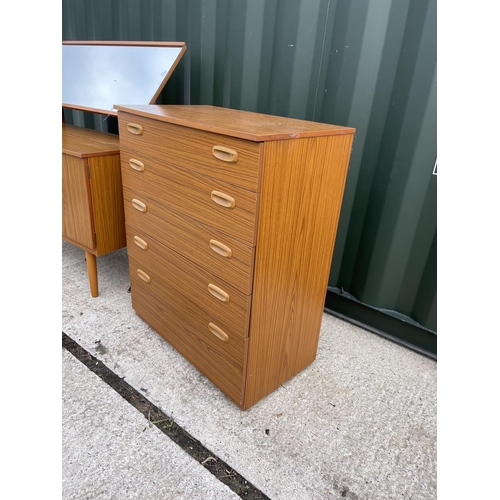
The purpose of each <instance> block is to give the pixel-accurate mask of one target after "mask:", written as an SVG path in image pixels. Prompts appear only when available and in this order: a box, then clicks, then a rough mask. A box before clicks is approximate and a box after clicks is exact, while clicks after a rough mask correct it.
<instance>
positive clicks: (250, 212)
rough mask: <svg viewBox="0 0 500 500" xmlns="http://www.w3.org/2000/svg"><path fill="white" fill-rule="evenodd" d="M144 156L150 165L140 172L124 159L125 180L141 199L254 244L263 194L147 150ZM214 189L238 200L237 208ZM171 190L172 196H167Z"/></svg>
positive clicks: (127, 185) (124, 184) (127, 186)
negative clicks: (219, 198) (217, 198)
mask: <svg viewBox="0 0 500 500" xmlns="http://www.w3.org/2000/svg"><path fill="white" fill-rule="evenodd" d="M141 159H144V162H147V163H148V164H149V165H150V168H149V169H148V170H146V171H144V172H141V173H140V174H138V173H137V172H132V171H131V169H130V168H129V165H128V163H125V161H122V182H123V186H124V188H126V189H129V190H133V192H134V193H135V194H136V195H137V198H138V199H139V200H141V198H142V197H144V198H145V197H149V198H151V199H153V200H155V201H157V202H159V203H161V204H163V206H165V207H166V208H169V209H171V210H176V211H178V212H182V213H184V214H186V215H187V216H190V217H193V218H195V219H197V220H199V221H200V222H202V223H204V224H207V225H210V226H212V227H214V228H215V229H217V230H219V231H221V232H223V233H225V234H227V235H229V236H232V237H234V238H235V239H238V240H239V241H241V242H243V243H245V244H247V245H253V244H254V241H255V229H256V227H255V226H256V224H255V221H256V214H257V206H258V200H259V195H258V194H257V193H254V192H252V191H248V190H246V189H242V188H240V187H237V186H234V185H232V184H228V183H226V182H222V181H220V180H218V179H214V178H211V177H206V176H204V175H200V174H198V173H195V172H192V171H190V170H187V169H184V168H181V167H176V166H174V165H170V164H169V163H166V162H162V161H160V160H157V159H154V158H152V157H150V156H149V155H147V154H146V153H142V154H141ZM213 191H217V192H221V193H225V194H227V195H228V196H231V197H232V198H234V200H235V206H234V208H226V207H223V206H220V205H218V204H217V203H215V202H214V201H213V200H212V197H211V194H212V192H213ZM165 193H168V196H165Z"/></svg>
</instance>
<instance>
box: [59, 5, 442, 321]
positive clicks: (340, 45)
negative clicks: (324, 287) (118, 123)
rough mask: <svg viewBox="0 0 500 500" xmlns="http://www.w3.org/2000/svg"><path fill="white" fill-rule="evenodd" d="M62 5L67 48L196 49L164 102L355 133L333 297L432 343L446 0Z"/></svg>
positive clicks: (84, 120)
mask: <svg viewBox="0 0 500 500" xmlns="http://www.w3.org/2000/svg"><path fill="white" fill-rule="evenodd" d="M62 6H63V8H62V14H63V15H62V37H63V39H64V40H166V41H184V42H186V44H187V47H188V49H187V51H186V53H185V54H184V57H183V59H182V60H181V62H180V64H179V65H178V67H177V69H176V70H175V71H174V74H173V75H172V77H171V79H170V80H169V82H167V84H166V87H165V89H164V91H163V93H162V94H161V96H160V99H159V101H158V102H159V103H185V104H213V105H217V106H225V107H231V108H236V109H245V110H249V111H257V112H263V113H270V114H276V115H282V116H290V117H296V118H304V119H308V120H316V121H322V122H327V123H336V124H339V125H347V126H353V127H356V129H357V133H356V137H355V141H354V146H353V151H352V156H351V162H350V167H349V174H348V178H347V183H346V189H345V194H344V201H343V205H342V212H341V218H340V223H339V228H338V234H337V242H336V246H335V253H334V257H333V261H332V266H331V272H330V279H329V286H330V287H336V288H343V289H344V290H345V291H346V292H348V293H349V294H351V295H352V296H354V297H355V298H356V299H357V300H359V301H361V302H362V303H365V304H368V305H370V306H373V307H376V308H379V309H381V310H384V311H387V312H389V313H390V312H391V311H393V312H394V313H395V314H396V315H399V316H401V317H405V316H406V317H409V318H411V319H412V320H413V321H415V322H418V323H419V324H420V325H422V326H423V327H425V328H426V329H429V330H432V331H436V329H437V326H436V316H437V306H436V245H437V242H436V238H437V236H436V234H437V224H436V191H437V176H435V175H433V174H432V171H433V167H434V164H435V161H436V154H437V147H436V17H437V16H436V0H376V1H375V0H372V1H369V0H357V1H351V0H286V1H285V0H251V1H250V0H247V1H245V0H234V1H229V0H185V1H176V0H164V1H159V0H158V1H156V0H148V1H146V0H145V1H141V2H137V1H133V0H129V1H120V2H118V1H112V0H99V1H95V0H94V1H89V2H81V1H76V0H63V3H62ZM72 120H74V121H75V122H76V123H78V124H80V125H85V126H88V127H95V128H97V129H100V130H107V121H106V120H103V118H102V117H94V116H85V114H84V113H81V112H77V113H73V116H70V117H69V119H68V121H69V122H71V121H72ZM355 319H358V320H362V318H355Z"/></svg>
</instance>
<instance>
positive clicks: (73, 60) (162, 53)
mask: <svg viewBox="0 0 500 500" xmlns="http://www.w3.org/2000/svg"><path fill="white" fill-rule="evenodd" d="M185 51H186V44H185V43H184V42H92V41H85V42H63V45H62V105H63V107H66V108H72V109H79V110H82V111H91V112H93V113H101V114H106V115H114V116H116V115H117V112H116V110H115V109H114V108H113V106H114V105H115V104H123V105H127V104H154V102H155V101H156V98H157V97H158V95H159V94H160V92H161V91H162V89H163V87H164V86H165V83H166V82H167V80H168V79H169V77H170V75H171V74H172V72H173V70H174V69H175V67H176V66H177V64H178V62H179V61H180V59H181V57H182V55H183V54H184V52H185Z"/></svg>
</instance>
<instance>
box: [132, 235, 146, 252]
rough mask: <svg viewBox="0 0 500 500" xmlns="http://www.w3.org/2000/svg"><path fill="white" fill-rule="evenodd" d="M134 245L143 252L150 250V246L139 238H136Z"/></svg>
mask: <svg viewBox="0 0 500 500" xmlns="http://www.w3.org/2000/svg"><path fill="white" fill-rule="evenodd" d="M134 243H135V244H136V245H137V246H138V247H139V248H142V249H143V250H147V249H148V244H147V243H146V242H145V241H144V240H143V239H142V238H139V236H134Z"/></svg>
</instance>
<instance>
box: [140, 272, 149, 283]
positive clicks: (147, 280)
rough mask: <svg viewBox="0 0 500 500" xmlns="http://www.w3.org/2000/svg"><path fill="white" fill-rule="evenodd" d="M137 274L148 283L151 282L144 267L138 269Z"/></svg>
mask: <svg viewBox="0 0 500 500" xmlns="http://www.w3.org/2000/svg"><path fill="white" fill-rule="evenodd" d="M137 276H139V278H141V280H144V281H145V282H146V283H151V278H150V277H149V275H148V274H146V273H145V272H144V271H143V270H142V269H137Z"/></svg>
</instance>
